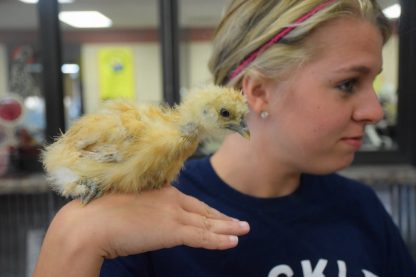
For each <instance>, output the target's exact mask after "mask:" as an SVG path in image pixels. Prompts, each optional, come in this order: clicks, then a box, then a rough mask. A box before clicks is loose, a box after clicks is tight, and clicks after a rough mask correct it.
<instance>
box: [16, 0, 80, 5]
mask: <svg viewBox="0 0 416 277" xmlns="http://www.w3.org/2000/svg"><path fill="white" fill-rule="evenodd" d="M19 1H20V2H23V3H26V4H36V3H37V2H38V0H19ZM58 2H59V3H61V4H68V3H73V2H74V0H58Z"/></svg>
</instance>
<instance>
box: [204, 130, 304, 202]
mask: <svg viewBox="0 0 416 277" xmlns="http://www.w3.org/2000/svg"><path fill="white" fill-rule="evenodd" d="M256 148H257V147H256V145H255V144H254V143H253V142H251V141H248V140H246V139H244V138H241V137H239V135H230V136H228V137H227V138H226V139H225V141H224V143H223V144H222V145H221V147H220V148H219V149H218V151H217V152H216V153H215V154H214V155H213V156H212V157H211V163H212V166H213V168H214V170H215V172H216V173H217V174H218V176H219V177H220V178H221V179H222V180H223V181H224V182H226V183H227V184H228V185H230V186H231V187H233V188H234V189H236V190H237V191H240V192H242V193H244V194H247V195H251V196H255V197H263V198H268V197H280V196H286V195H289V194H291V193H293V192H294V191H295V190H296V189H297V188H298V186H299V180H300V172H296V171H294V170H290V169H289V168H288V167H287V166H284V165H283V164H282V163H278V162H277V161H271V160H270V158H269V157H268V156H267V155H265V154H266V153H265V151H264V146H263V145H262V146H260V145H259V148H263V150H261V149H256Z"/></svg>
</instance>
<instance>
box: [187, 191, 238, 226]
mask: <svg viewBox="0 0 416 277" xmlns="http://www.w3.org/2000/svg"><path fill="white" fill-rule="evenodd" d="M181 205H182V208H183V209H184V210H186V211H188V212H191V213H196V214H200V215H203V216H206V217H207V218H216V219H223V220H233V218H231V217H229V216H226V215H225V214H223V213H221V212H219V211H217V210H216V209H214V208H211V207H210V206H208V205H207V204H205V203H204V202H202V201H200V200H198V199H196V198H194V197H190V196H187V195H183V199H181Z"/></svg>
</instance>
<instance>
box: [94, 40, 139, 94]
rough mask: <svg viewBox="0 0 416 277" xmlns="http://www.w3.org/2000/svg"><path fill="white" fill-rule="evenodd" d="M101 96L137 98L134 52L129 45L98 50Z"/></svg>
mask: <svg viewBox="0 0 416 277" xmlns="http://www.w3.org/2000/svg"><path fill="white" fill-rule="evenodd" d="M98 70H99V84H100V98H101V99H102V100H110V99H116V98H123V99H132V100H135V98H136V94H135V83H134V54H133V50H132V48H129V47H105V48H101V49H100V50H98Z"/></svg>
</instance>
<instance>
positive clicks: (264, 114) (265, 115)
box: [260, 111, 269, 119]
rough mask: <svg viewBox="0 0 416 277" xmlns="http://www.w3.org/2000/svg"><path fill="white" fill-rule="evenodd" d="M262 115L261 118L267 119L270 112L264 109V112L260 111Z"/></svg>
mask: <svg viewBox="0 0 416 277" xmlns="http://www.w3.org/2000/svg"><path fill="white" fill-rule="evenodd" d="M260 117H261V118H263V119H266V118H268V117H269V113H268V112H266V111H262V112H261V113H260Z"/></svg>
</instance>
